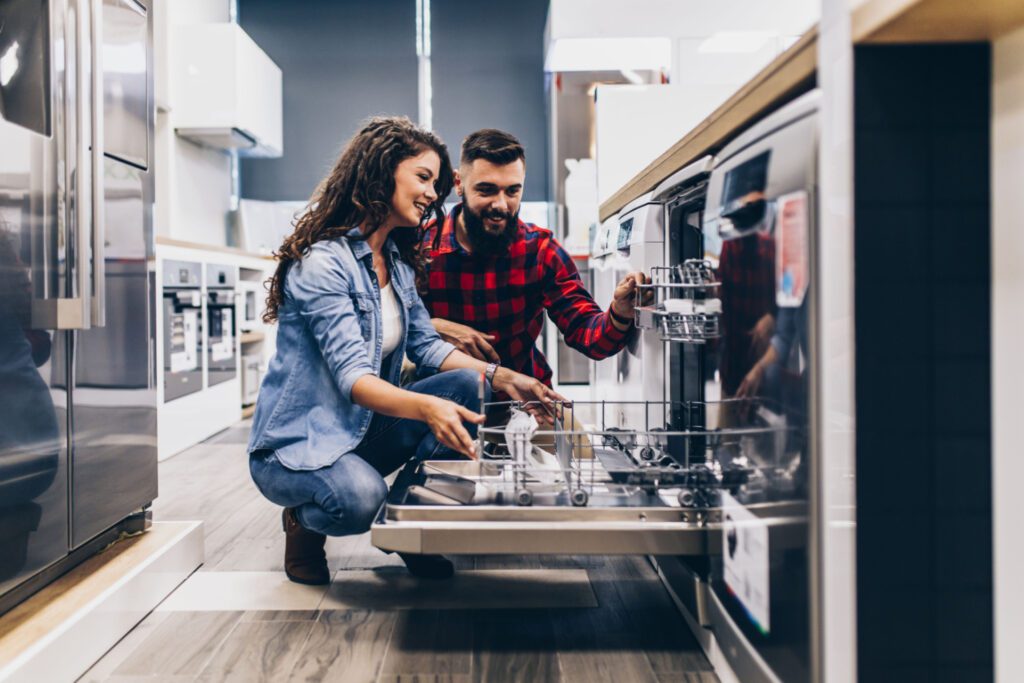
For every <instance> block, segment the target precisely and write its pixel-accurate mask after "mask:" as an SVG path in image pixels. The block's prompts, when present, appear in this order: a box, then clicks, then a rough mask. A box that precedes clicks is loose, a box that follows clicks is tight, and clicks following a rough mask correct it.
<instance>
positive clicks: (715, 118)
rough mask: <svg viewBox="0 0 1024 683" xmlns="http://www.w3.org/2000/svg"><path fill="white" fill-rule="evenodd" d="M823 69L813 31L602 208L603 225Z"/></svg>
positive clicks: (800, 88) (805, 87)
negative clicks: (820, 68) (819, 63)
mask: <svg viewBox="0 0 1024 683" xmlns="http://www.w3.org/2000/svg"><path fill="white" fill-rule="evenodd" d="M817 67H818V28H817V26H815V27H813V28H811V29H810V30H809V31H808V32H807V33H805V34H804V35H803V36H801V38H800V39H799V40H798V41H797V42H796V43H794V44H793V45H792V46H790V48H789V49H788V50H786V51H785V52H783V53H782V54H781V55H779V56H778V57H776V58H775V59H774V60H772V61H771V63H769V64H768V66H766V67H765V68H764V69H762V70H761V71H760V72H759V73H758V74H757V75H756V76H754V77H753V78H752V79H750V81H748V82H747V83H746V85H744V86H743V87H741V88H740V89H739V90H738V91H736V94H735V95H733V96H732V97H730V98H729V99H728V100H726V101H725V102H724V103H723V104H722V105H721V106H720V107H718V109H716V110H715V111H714V112H712V113H711V115H710V116H708V117H707V118H706V119H704V120H703V121H701V122H700V123H699V124H697V126H696V127H695V128H694V129H693V130H692V131H690V132H689V133H687V134H686V135H685V136H684V137H683V138H682V139H681V140H680V141H679V142H677V143H676V144H674V145H672V147H670V148H669V149H668V150H667V151H666V152H665V153H664V154H662V155H661V156H660V157H658V158H657V159H655V160H654V161H653V162H651V163H650V164H649V165H648V166H647V168H645V169H644V170H642V171H640V173H638V174H637V175H636V176H634V177H633V179H632V180H630V181H629V182H628V183H626V184H625V185H624V186H623V187H622V189H620V190H619V191H618V192H616V193H615V194H614V195H612V196H611V197H610V198H609V199H608V200H607V201H605V202H604V203H603V204H601V208H600V212H599V215H600V219H601V220H602V221H604V220H606V219H607V218H610V217H611V216H613V215H615V213H616V212H618V211H619V209H621V208H622V207H624V206H625V205H626V204H628V203H629V202H631V201H633V200H634V199H636V198H637V197H639V196H640V195H642V194H643V193H645V192H648V191H650V190H653V189H654V188H655V187H656V186H657V185H658V183H660V182H661V181H662V180H664V179H665V178H667V177H668V176H670V175H671V174H673V173H675V172H676V171H678V170H679V169H681V168H683V167H684V166H686V165H687V164H688V163H690V162H692V161H695V160H697V159H699V158H701V157H702V156H704V155H706V154H711V153H714V152H715V151H717V150H719V149H721V148H722V147H723V146H724V145H725V144H726V143H727V142H729V140H731V139H732V138H734V137H736V135H738V134H739V133H741V132H742V131H743V129H744V128H746V127H747V126H748V125H750V124H751V123H753V122H754V121H755V120H756V119H757V118H758V117H760V116H761V115H763V114H765V113H766V112H768V111H769V110H771V109H773V108H775V107H777V106H778V105H780V104H782V103H784V102H786V101H787V100H789V99H792V98H793V97H794V96H795V95H796V94H798V93H800V92H803V91H805V90H808V89H810V87H811V84H812V83H813V80H814V77H815V72H816V70H817Z"/></svg>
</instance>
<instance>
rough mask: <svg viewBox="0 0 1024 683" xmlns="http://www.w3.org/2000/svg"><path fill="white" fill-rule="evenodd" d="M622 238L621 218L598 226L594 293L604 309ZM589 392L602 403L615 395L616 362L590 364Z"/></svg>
mask: <svg viewBox="0 0 1024 683" xmlns="http://www.w3.org/2000/svg"><path fill="white" fill-rule="evenodd" d="M618 235H619V217H618V215H615V216H612V217H611V218H608V219H607V220H605V221H604V222H603V223H601V224H600V225H599V226H598V227H597V232H596V233H595V235H594V241H593V244H592V245H591V249H590V279H591V294H592V295H593V297H594V301H596V302H597V305H598V306H600V307H601V308H607V307H608V306H609V305H610V304H611V302H612V294H613V293H614V292H615V283H616V282H617V280H616V279H615V275H616V273H615V260H616V258H617V256H618V254H617V253H616V251H615V244H616V240H617V239H618ZM590 367H591V375H590V391H591V399H592V400H595V401H600V400H601V399H602V398H603V397H607V396H608V395H609V392H614V391H615V390H616V389H615V386H616V382H617V379H616V376H615V372H616V359H615V358H614V357H612V358H606V359H604V360H600V361H591V363H590Z"/></svg>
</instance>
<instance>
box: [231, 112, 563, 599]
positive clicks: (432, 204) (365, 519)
mask: <svg viewBox="0 0 1024 683" xmlns="http://www.w3.org/2000/svg"><path fill="white" fill-rule="evenodd" d="M451 187H452V169H451V164H450V162H449V160H448V151H447V148H446V147H445V145H444V143H442V142H441V141H440V140H439V139H438V138H437V137H436V136H435V135H434V134H433V133H430V132H428V131H425V130H422V129H420V128H417V127H416V126H415V125H413V124H412V123H411V122H410V121H409V120H408V119H405V118H374V119H371V120H370V121H369V123H368V124H367V125H366V126H365V127H364V128H363V129H362V130H361V131H359V133H358V134H356V136H355V137H354V138H353V139H352V140H351V141H350V142H349V144H348V145H347V147H346V148H345V150H344V151H343V152H342V154H341V157H340V158H339V159H338V161H337V163H336V164H335V166H334V169H333V170H332V171H331V173H330V175H329V176H328V177H327V178H326V179H325V180H324V181H323V182H322V183H321V185H320V187H319V189H318V191H317V193H316V194H315V195H314V197H313V199H312V201H311V203H310V208H309V210H308V211H307V212H306V213H305V214H303V215H302V217H300V218H299V219H298V221H297V222H296V225H295V230H294V232H293V233H292V234H291V235H290V236H288V237H287V238H286V239H285V241H284V244H283V245H282V246H281V248H280V250H279V251H278V253H277V258H278V261H279V263H278V266H277V271H276V272H275V274H274V276H273V278H272V279H271V281H270V294H269V296H268V298H267V310H266V313H265V314H264V320H265V321H267V322H273V321H275V320H276V321H277V323H278V332H277V353H276V354H275V356H274V358H273V360H272V361H271V363H270V368H269V370H268V372H267V376H266V377H265V378H264V380H263V386H262V387H261V388H260V394H259V400H258V401H257V404H256V414H255V418H254V421H253V430H252V436H251V437H250V440H249V453H250V458H249V468H250V472H251V473H252V478H253V480H254V481H255V482H256V486H257V487H258V488H259V490H260V491H261V492H262V493H263V495H264V496H266V497H267V498H268V499H269V500H271V501H273V502H274V503H276V504H278V505H282V506H284V508H285V510H284V513H283V524H284V530H285V535H286V541H285V572H286V573H287V575H288V578H289V579H291V580H292V581H295V582H298V583H305V584H325V583H328V582H329V581H330V573H329V572H328V568H327V558H326V554H325V552H324V543H325V541H326V536H328V535H331V536H343V535H347V534H358V533H363V532H365V531H366V530H368V529H369V528H370V524H371V522H372V521H373V517H374V515H375V514H376V513H377V511H378V510H379V508H380V506H381V504H382V503H383V501H384V497H385V495H386V494H387V486H386V485H385V483H384V479H383V477H384V476H386V475H387V474H389V473H391V472H392V471H394V470H396V469H397V468H398V467H400V466H401V465H402V464H404V463H405V462H407V461H408V460H410V459H411V458H413V457H416V458H428V457H432V456H436V455H438V454H441V453H448V454H449V455H450V454H451V452H454V453H459V454H462V455H465V456H467V457H473V450H472V449H473V447H472V434H473V433H474V432H475V430H476V425H477V424H480V423H481V422H482V421H483V416H482V415H480V414H479V413H477V412H476V411H477V410H479V402H480V392H481V386H480V382H481V381H482V380H481V375H482V374H483V373H485V372H486V373H488V374H489V376H491V377H492V383H493V385H494V386H495V387H496V388H498V389H500V390H502V391H504V392H506V393H508V394H509V395H511V396H513V397H516V398H522V399H525V400H541V401H545V402H547V401H550V400H552V399H556V398H559V397H558V396H557V394H555V393H554V392H552V391H551V390H550V389H548V388H546V387H545V386H544V385H542V384H541V383H540V382H538V381H537V380H535V379H532V378H529V377H525V376H523V375H519V374H517V373H513V372H511V371H507V370H505V369H502V368H497V369H496V368H494V367H489V366H488V365H487V364H486V363H484V362H482V361H478V360H476V359H474V358H472V357H470V356H468V355H465V354H463V353H462V352H460V351H456V350H455V348H454V347H453V346H452V345H451V344H449V343H447V342H445V341H442V340H441V338H440V337H439V336H438V335H437V333H436V332H435V331H434V328H433V327H432V326H431V323H430V317H429V315H428V314H427V312H426V309H425V308H424V306H423V303H422V302H421V301H420V298H419V296H418V295H417V293H416V283H417V277H418V276H421V275H422V272H423V265H424V264H423V259H422V256H421V255H420V254H419V252H418V245H419V243H420V239H421V232H422V227H421V226H422V225H423V223H424V222H425V219H426V218H427V217H428V216H429V215H430V214H431V213H433V214H434V215H436V216H437V217H438V218H441V217H442V210H441V207H442V206H443V203H444V200H445V198H446V197H447V196H448V193H449V191H450V190H451ZM404 355H408V357H409V358H410V359H411V360H412V361H413V362H414V363H415V364H416V366H417V368H419V376H420V377H424V375H426V377H425V378H423V379H420V380H418V381H416V382H413V383H412V384H410V385H408V386H407V387H406V388H404V389H403V388H399V387H398V386H396V384H397V383H398V377H399V373H400V371H401V367H402V358H403V356H404ZM484 390H485V391H486V392H487V393H488V395H489V391H490V387H489V386H485V387H484ZM471 407H472V409H471ZM463 423H469V425H470V427H469V429H468V430H467V428H466V427H465V426H464V424H463ZM402 559H403V560H404V561H405V563H406V565H407V566H408V567H409V570H410V571H411V572H412V573H413V574H416V575H418V576H424V577H430V578H443V577H447V576H451V574H452V565H451V563H450V562H449V561H448V560H446V559H445V558H443V557H439V556H427V555H402Z"/></svg>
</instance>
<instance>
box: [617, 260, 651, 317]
mask: <svg viewBox="0 0 1024 683" xmlns="http://www.w3.org/2000/svg"><path fill="white" fill-rule="evenodd" d="M647 282H648V279H647V276H646V275H644V274H643V273H642V272H639V271H637V272H635V273H630V274H629V275H627V276H626V277H624V278H622V282H620V283H619V284H618V285H617V286H616V287H615V294H613V295H612V311H614V312H615V315H617V316H619V317H620V318H629V319H630V320H632V319H633V315H634V313H633V310H634V308H636V292H637V285H643V284H646V283H647ZM653 299H654V292H653V291H652V290H648V291H646V292H644V301H643V304H644V305H645V306H646V305H648V304H650V303H651V301H653ZM613 320H614V318H613Z"/></svg>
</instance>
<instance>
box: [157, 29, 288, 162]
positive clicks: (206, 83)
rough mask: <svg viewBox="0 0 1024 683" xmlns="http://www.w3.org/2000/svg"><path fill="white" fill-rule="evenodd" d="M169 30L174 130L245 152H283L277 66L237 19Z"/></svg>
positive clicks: (264, 154)
mask: <svg viewBox="0 0 1024 683" xmlns="http://www.w3.org/2000/svg"><path fill="white" fill-rule="evenodd" d="M173 30H174V34H173V38H172V40H173V41H174V50H173V55H174V58H173V66H172V69H171V71H172V81H171V88H172V90H171V98H172V102H171V109H172V111H173V120H174V130H175V132H176V133H177V134H178V135H180V136H182V137H185V138H188V139H190V140H193V141H194V142H198V143H200V144H202V145H205V146H207V147H214V148H218V149H237V150H238V151H239V153H240V154H241V155H243V156H262V157H278V156H281V154H282V152H283V151H284V140H283V136H282V132H281V130H282V128H281V121H282V106H281V92H282V80H281V69H279V68H278V66H277V65H276V64H274V62H273V60H271V59H270V57H268V56H267V53H265V52H264V51H263V50H261V49H260V47H259V46H258V45H257V44H256V43H255V42H253V40H252V38H250V37H249V36H248V35H247V34H246V33H245V31H243V30H242V29H241V27H240V26H238V25H237V24H231V23H223V24H195V25H190V26H176V27H174V29H173Z"/></svg>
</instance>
